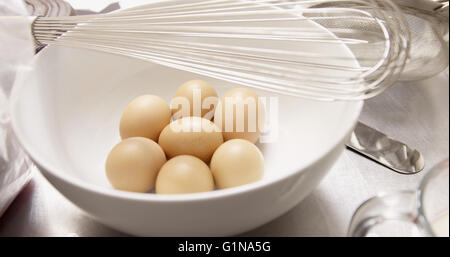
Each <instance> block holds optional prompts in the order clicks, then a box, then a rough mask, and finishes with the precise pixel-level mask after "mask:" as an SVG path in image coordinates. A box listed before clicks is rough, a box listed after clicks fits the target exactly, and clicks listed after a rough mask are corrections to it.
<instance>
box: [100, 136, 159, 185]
mask: <svg viewBox="0 0 450 257" xmlns="http://www.w3.org/2000/svg"><path fill="white" fill-rule="evenodd" d="M165 162H166V156H165V155H164V152H163V150H162V149H161V147H160V146H159V145H158V144H157V143H155V142H154V141H153V140H150V139H148V138H144V137H131V138H127V139H125V140H123V141H122V142H120V143H118V144H117V145H116V146H114V148H113V149H112V150H111V152H110V153H109V155H108V157H107V159H106V167H105V168H106V176H107V178H108V180H109V182H110V183H111V184H112V186H113V187H114V188H116V189H119V190H125V191H132V192H147V191H149V190H151V189H152V188H153V187H154V185H155V180H156V176H157V175H158V172H159V170H160V168H161V167H162V166H163V164H164V163H165Z"/></svg>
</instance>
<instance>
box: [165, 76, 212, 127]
mask: <svg viewBox="0 0 450 257" xmlns="http://www.w3.org/2000/svg"><path fill="white" fill-rule="evenodd" d="M180 98H181V99H180ZM194 99H195V100H194ZM217 102H218V98H217V92H216V90H215V89H214V88H213V87H212V86H211V85H210V84H209V83H208V82H206V81H203V80H190V81H187V82H186V83H184V84H183V85H181V86H180V87H179V88H178V89H177V91H176V92H175V95H174V97H173V98H172V101H171V108H172V115H173V117H174V119H179V118H183V117H189V116H196V117H202V118H206V119H209V120H211V119H212V118H213V116H214V109H215V107H216V105H217ZM187 104H188V105H187ZM183 108H185V109H183Z"/></svg>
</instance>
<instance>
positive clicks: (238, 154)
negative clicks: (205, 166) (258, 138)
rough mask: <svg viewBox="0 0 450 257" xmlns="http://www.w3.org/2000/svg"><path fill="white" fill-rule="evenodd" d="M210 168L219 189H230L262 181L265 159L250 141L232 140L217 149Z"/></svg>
mask: <svg viewBox="0 0 450 257" xmlns="http://www.w3.org/2000/svg"><path fill="white" fill-rule="evenodd" d="M210 167H211V172H212V174H213V177H214V181H215V182H216V186H217V188H219V189H223V188H230V187H236V186H240V185H245V184H248V183H252V182H255V181H258V180H260V179H261V178H262V177H263V173H264V158H263V155H262V153H261V151H260V150H259V149H258V147H256V146H255V145H254V144H252V143H250V142H249V141H248V140H244V139H232V140H229V141H227V142H225V143H223V144H222V145H221V146H220V147H219V148H217V150H216V151H215V152H214V155H213V157H212V159H211V164H210Z"/></svg>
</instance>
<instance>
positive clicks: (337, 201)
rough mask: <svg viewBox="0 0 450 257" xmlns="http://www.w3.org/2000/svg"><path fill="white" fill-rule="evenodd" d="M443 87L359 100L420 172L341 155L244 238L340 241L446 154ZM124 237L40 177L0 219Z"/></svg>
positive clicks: (14, 231) (38, 228)
mask: <svg viewBox="0 0 450 257" xmlns="http://www.w3.org/2000/svg"><path fill="white" fill-rule="evenodd" d="M69 2H71V3H73V6H74V7H75V8H76V9H78V10H80V9H90V11H96V12H97V11H100V10H102V9H103V7H104V6H105V5H104V4H105V3H107V2H112V1H109V0H105V1H102V3H103V5H102V6H100V5H99V4H98V3H97V4H96V5H95V6H93V5H92V4H91V5H89V3H93V2H98V1H85V0H83V1H81V0H77V1H69ZM90 6H91V7H92V8H90ZM82 12H86V11H82ZM448 83H449V79H448V73H442V74H440V75H438V76H436V77H434V78H431V79H427V80H424V81H419V82H409V83H397V84H396V85H394V86H393V87H391V88H390V89H388V90H387V91H386V92H384V93H383V94H381V95H379V96H377V97H375V98H373V99H370V100H368V101H366V105H365V107H364V110H363V112H362V114H361V117H360V120H361V121H362V122H364V123H366V124H367V125H370V126H372V127H374V128H376V129H378V130H380V131H383V132H384V133H386V134H388V135H390V136H391V137H394V138H396V139H398V140H401V141H403V142H405V143H407V144H409V145H410V146H411V147H413V148H416V149H418V150H419V151H421V152H422V154H423V156H424V158H425V161H426V167H425V170H424V171H423V172H421V173H419V174H416V175H401V174H397V173H395V172H393V171H391V170H389V169H387V168H385V167H383V166H380V165H379V164H377V163H375V162H373V161H370V160H368V159H366V158H364V157H362V156H360V155H358V154H356V153H354V152H351V151H349V150H346V151H344V153H343V154H342V156H341V157H340V158H339V160H338V161H337V162H336V164H335V165H334V167H333V168H332V169H331V170H330V172H329V174H328V175H327V176H326V177H325V179H324V180H323V181H322V182H321V184H320V185H319V186H318V187H317V188H316V189H315V190H314V191H313V192H312V194H311V195H309V196H308V197H307V198H306V199H304V200H303V201H302V202H301V203H300V204H299V205H297V206H296V207H294V208H293V209H292V210H290V211H289V212H287V213H286V214H284V215H282V216H281V217H279V218H277V219H275V220H273V221H272V222H270V223H268V224H266V225H263V226H261V227H259V228H257V229H255V230H253V231H249V232H247V233H245V234H243V236H345V235H346V232H347V227H348V224H349V222H350V219H351V216H352V214H353V212H354V211H355V209H356V208H357V207H358V206H359V205H360V204H361V203H362V202H363V201H365V200H367V199H368V198H370V197H372V196H375V195H377V194H379V193H389V192H395V191H397V190H404V189H406V190H408V189H415V188H416V187H417V185H418V184H419V182H420V180H421V178H422V177H423V175H424V174H425V173H426V172H427V171H428V170H429V169H430V168H431V167H432V166H433V165H434V164H436V163H438V162H439V161H441V160H443V159H444V158H447V157H448V156H449V86H448ZM391 229H392V228H391ZM394 229H395V228H394ZM399 229H400V228H399ZM402 229H404V228H402ZM407 230H411V231H406V234H408V233H410V234H411V233H412V234H414V231H413V230H412V229H410V228H409V227H408V228H407ZM404 234H405V231H403V232H402V235H404ZM124 235H125V234H123V233H121V232H118V231H115V230H113V229H111V228H108V227H106V226H104V225H102V224H100V223H98V222H96V221H94V220H93V219H92V218H90V217H89V216H88V215H87V214H85V213H84V212H83V211H81V210H80V209H79V208H77V207H76V206H75V205H73V204H72V203H71V202H69V201H68V200H67V199H65V198H64V197H63V196H62V195H61V194H60V193H59V192H58V191H56V190H55V189H54V188H53V187H52V186H51V185H50V184H49V183H48V182H47V181H46V179H45V178H43V176H42V175H41V174H39V173H35V174H34V177H33V178H32V180H31V181H30V183H29V184H28V185H27V186H26V187H25V188H24V190H23V191H22V192H21V193H20V194H19V196H18V197H17V198H16V200H15V201H14V202H13V203H12V205H11V206H10V207H9V209H8V210H7V211H6V213H5V214H4V215H3V216H2V217H1V218H0V236H124Z"/></svg>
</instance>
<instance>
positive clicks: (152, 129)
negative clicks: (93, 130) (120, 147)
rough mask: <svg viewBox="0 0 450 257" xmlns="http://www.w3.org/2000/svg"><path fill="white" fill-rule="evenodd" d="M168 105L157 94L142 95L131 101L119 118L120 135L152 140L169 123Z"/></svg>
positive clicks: (155, 139)
mask: <svg viewBox="0 0 450 257" xmlns="http://www.w3.org/2000/svg"><path fill="white" fill-rule="evenodd" d="M170 117H171V112H170V108H169V105H168V104H167V103H166V101H164V99H162V98H161V97H159V96H155V95H142V96H139V97H137V98H135V99H134V100H133V101H131V102H130V103H129V104H128V106H127V107H126V109H125V111H124V112H123V114H122V118H121V119H120V136H121V137H122V139H125V138H129V137H146V138H149V139H152V140H154V141H157V140H158V137H159V134H160V133H161V130H163V129H164V127H165V126H166V125H167V124H169V122H170Z"/></svg>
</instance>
